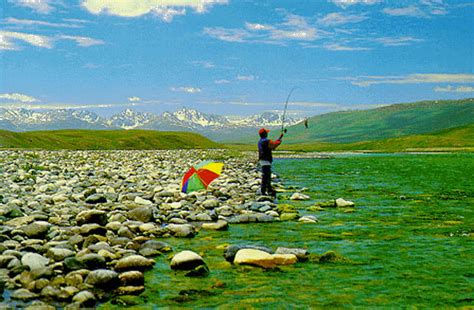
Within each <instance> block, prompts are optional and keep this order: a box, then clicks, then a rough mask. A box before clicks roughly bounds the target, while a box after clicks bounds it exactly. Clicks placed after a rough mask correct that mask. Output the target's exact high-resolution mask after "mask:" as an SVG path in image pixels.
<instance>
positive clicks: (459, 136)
mask: <svg viewBox="0 0 474 310" xmlns="http://www.w3.org/2000/svg"><path fill="white" fill-rule="evenodd" d="M284 142H285V141H284ZM230 147H232V148H234V149H238V150H245V151H251V150H256V142H255V144H232V145H231V146H230ZM278 150H280V151H295V152H298V151H300V152H333V151H383V152H410V151H467V152H473V151H474V124H472V125H469V126H463V127H458V128H454V129H445V130H441V131H437V132H433V133H430V134H422V135H411V136H405V137H400V138H390V139H382V140H375V141H364V142H354V143H330V142H314V143H283V144H282V145H281V146H280V147H279V148H278Z"/></svg>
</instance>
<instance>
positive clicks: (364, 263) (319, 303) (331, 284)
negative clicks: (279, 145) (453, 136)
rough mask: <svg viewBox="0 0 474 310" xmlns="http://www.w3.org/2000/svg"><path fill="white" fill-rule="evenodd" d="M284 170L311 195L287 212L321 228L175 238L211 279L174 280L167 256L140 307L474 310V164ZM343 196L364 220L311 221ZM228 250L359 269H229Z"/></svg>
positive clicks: (343, 161) (415, 160) (301, 165)
mask: <svg viewBox="0 0 474 310" xmlns="http://www.w3.org/2000/svg"><path fill="white" fill-rule="evenodd" d="M274 166H275V167H274V171H275V172H276V173H278V174H279V177H280V179H281V181H282V183H283V184H284V185H285V187H290V188H291V187H295V188H303V187H306V188H307V190H306V191H305V192H304V193H306V194H308V195H310V196H311V200H310V201H303V202H288V201H285V194H283V195H280V199H279V203H282V202H286V203H291V204H294V205H297V206H298V208H299V210H300V213H301V214H312V215H316V216H317V217H318V218H319V223H317V224H309V223H307V224H304V223H298V222H279V223H271V224H240V225H237V224H235V225H231V226H230V228H229V230H228V231H226V232H211V231H200V232H199V234H198V235H197V236H196V237H195V238H193V239H185V240H183V239H172V238H170V239H165V240H164V241H166V242H168V243H169V244H170V245H171V246H172V247H173V250H174V251H175V252H177V251H180V250H193V251H195V252H198V253H200V254H201V255H202V256H203V257H204V260H205V261H206V262H207V264H208V266H209V268H210V270H211V272H210V275H209V276H208V277H205V278H189V277H185V276H184V275H183V274H180V273H175V272H173V271H171V270H170V268H169V263H168V260H167V257H166V256H165V255H163V256H161V257H158V258H157V259H156V261H157V263H156V266H155V268H154V269H153V270H152V271H150V272H148V273H147V274H146V287H147V289H146V291H145V293H143V294H142V296H140V298H138V299H135V300H134V301H136V302H138V305H137V306H138V307H139V308H141V307H144V308H159V307H183V308H206V307H222V308H229V307H230V308H247V307H258V308H308V307H344V306H359V307H406V306H417V307H422V308H426V307H430V308H432V307H462V306H469V305H471V306H472V305H473V304H474V299H473V298H474V292H473V288H474V263H473V262H474V247H473V238H474V182H473V179H472V172H473V171H474V154H404V155H397V154H395V155H387V154H370V155H336V156H335V157H334V158H332V159H325V160H321V159H282V160H277V161H276V163H275V165H274ZM291 193H292V192H291V191H290V192H289V193H288V194H291ZM338 197H343V198H344V199H347V200H351V201H354V202H355V203H356V208H355V212H352V213H349V212H347V209H325V210H324V211H320V212H310V211H307V210H306V209H307V207H310V206H312V205H314V203H315V202H317V201H326V200H329V199H335V198H338ZM225 244H257V245H265V246H268V247H271V248H273V249H276V248H277V247H278V246H285V247H304V248H307V249H308V251H309V252H311V253H317V254H322V253H324V252H326V251H328V250H334V251H336V252H337V253H339V254H341V255H343V256H344V257H346V258H347V259H349V260H350V262H345V263H333V264H317V263H311V262H304V263H298V264H296V265H293V266H289V267H282V268H280V269H279V270H271V271H267V270H262V269H259V268H253V267H239V266H233V265H231V264H230V263H228V262H226V261H225V260H224V258H223V256H222V254H223V246H224V245H225ZM117 306H119V305H113V304H112V303H110V302H109V303H107V304H105V305H103V307H105V308H114V307H117Z"/></svg>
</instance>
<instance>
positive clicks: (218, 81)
mask: <svg viewBox="0 0 474 310" xmlns="http://www.w3.org/2000/svg"><path fill="white" fill-rule="evenodd" d="M229 83H230V81H229V80H225V79H222V80H215V81H214V84H229Z"/></svg>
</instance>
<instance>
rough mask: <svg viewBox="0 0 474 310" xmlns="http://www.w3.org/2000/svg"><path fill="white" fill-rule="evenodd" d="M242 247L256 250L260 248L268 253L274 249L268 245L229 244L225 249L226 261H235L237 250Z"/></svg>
mask: <svg viewBox="0 0 474 310" xmlns="http://www.w3.org/2000/svg"><path fill="white" fill-rule="evenodd" d="M242 249H255V250H259V251H263V252H266V253H268V254H272V253H273V251H272V250H271V249H269V248H267V247H263V246H254V245H230V246H228V247H227V248H226V249H225V251H224V258H225V259H226V261H228V262H233V261H234V258H235V255H236V254H237V252H238V251H239V250H242Z"/></svg>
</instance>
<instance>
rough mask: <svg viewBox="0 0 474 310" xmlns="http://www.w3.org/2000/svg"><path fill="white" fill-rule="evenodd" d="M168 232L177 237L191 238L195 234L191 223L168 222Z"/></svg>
mask: <svg viewBox="0 0 474 310" xmlns="http://www.w3.org/2000/svg"><path fill="white" fill-rule="evenodd" d="M167 228H168V230H169V231H170V233H171V234H172V235H173V236H175V237H179V238H192V237H194V235H195V231H194V226H192V225H191V224H169V225H168V226H167Z"/></svg>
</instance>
